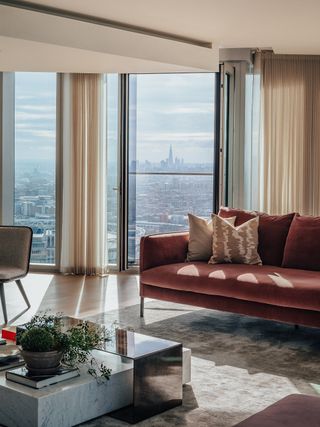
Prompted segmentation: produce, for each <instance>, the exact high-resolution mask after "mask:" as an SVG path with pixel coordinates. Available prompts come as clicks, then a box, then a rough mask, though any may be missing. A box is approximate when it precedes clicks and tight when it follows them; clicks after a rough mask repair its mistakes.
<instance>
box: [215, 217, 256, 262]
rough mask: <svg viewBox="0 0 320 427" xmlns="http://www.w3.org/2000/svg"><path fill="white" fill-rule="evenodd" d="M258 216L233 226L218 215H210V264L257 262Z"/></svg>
mask: <svg viewBox="0 0 320 427" xmlns="http://www.w3.org/2000/svg"><path fill="white" fill-rule="evenodd" d="M258 227H259V217H255V218H252V219H249V221H247V222H245V223H243V224H241V225H239V226H238V227H234V226H233V225H232V224H229V223H228V222H227V221H226V220H225V219H223V218H221V217H219V216H218V215H215V214H213V215H212V231H213V235H212V256H211V258H210V260H209V263H210V264H219V263H237V264H256V265H257V264H259V265H261V264H262V262H261V259H260V257H259V254H258V251H257V249H258Z"/></svg>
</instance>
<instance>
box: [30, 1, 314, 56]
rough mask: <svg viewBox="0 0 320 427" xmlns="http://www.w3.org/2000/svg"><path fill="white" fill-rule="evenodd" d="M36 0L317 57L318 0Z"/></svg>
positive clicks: (226, 43) (225, 42)
mask: <svg viewBox="0 0 320 427" xmlns="http://www.w3.org/2000/svg"><path fill="white" fill-rule="evenodd" d="M34 2H37V0H34ZM38 2H39V3H41V4H42V5H48V6H53V7H58V8H61V9H67V10H72V11H77V12H80V13H84V14H88V15H93V16H99V17H104V18H107V19H111V20H116V21H120V22H123V23H127V24H131V25H137V26H141V27H145V28H151V29H155V30H158V31H164V32H168V33H174V34H177V35H181V36H185V37H191V38H195V39H200V40H203V41H207V42H212V43H213V45H214V47H224V48H226V47H233V48H238V47H261V48H263V47H272V48H273V49H274V51H275V52H279V53H280V52H281V53H301V54H320V25H319V17H320V1H319V0H228V1H221V0H90V1H88V0H41V1H38Z"/></svg>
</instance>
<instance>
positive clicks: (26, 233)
mask: <svg viewBox="0 0 320 427" xmlns="http://www.w3.org/2000/svg"><path fill="white" fill-rule="evenodd" d="M31 244H32V229H31V228H29V227H14V226H0V298H1V305H2V311H3V317H4V321H5V323H8V315H7V307H6V299H5V293H4V283H7V282H13V281H15V282H16V284H17V286H18V288H19V290H20V292H21V294H22V297H23V299H24V300H25V302H26V304H27V306H28V308H29V307H30V302H29V300H28V297H27V295H26V293H25V291H24V289H23V286H22V283H21V280H20V279H22V278H23V277H25V276H26V275H27V274H28V271H29V263H30V253H31Z"/></svg>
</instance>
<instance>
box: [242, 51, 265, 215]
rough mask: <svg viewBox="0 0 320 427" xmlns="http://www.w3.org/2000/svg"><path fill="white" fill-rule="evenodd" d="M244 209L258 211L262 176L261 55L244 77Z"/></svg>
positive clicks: (256, 54)
mask: <svg viewBox="0 0 320 427" xmlns="http://www.w3.org/2000/svg"><path fill="white" fill-rule="evenodd" d="M245 86H246V92H245V96H246V104H245V156H244V161H245V165H244V170H245V174H244V188H245V191H244V198H245V200H244V207H245V208H246V209H250V210H251V209H252V210H260V209H261V205H262V197H263V188H262V186H261V177H262V176H263V161H262V138H263V132H262V129H261V123H262V121H261V53H260V52H256V53H255V54H254V61H253V66H252V67H251V70H250V72H249V73H248V74H247V76H246V85H245Z"/></svg>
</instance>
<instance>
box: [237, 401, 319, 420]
mask: <svg viewBox="0 0 320 427" xmlns="http://www.w3.org/2000/svg"><path fill="white" fill-rule="evenodd" d="M302 426H307V427H320V398H319V397H317V396H307V395H305V394H291V395H290V396H287V397H285V398H284V399H281V400H279V401H278V402H276V403H274V404H273V405H271V406H268V407H267V408H266V409H264V410H263V411H261V412H258V413H257V414H255V415H252V416H251V417H250V418H247V419H246V420H244V421H242V422H241V423H239V424H237V425H236V426H234V427H302Z"/></svg>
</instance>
